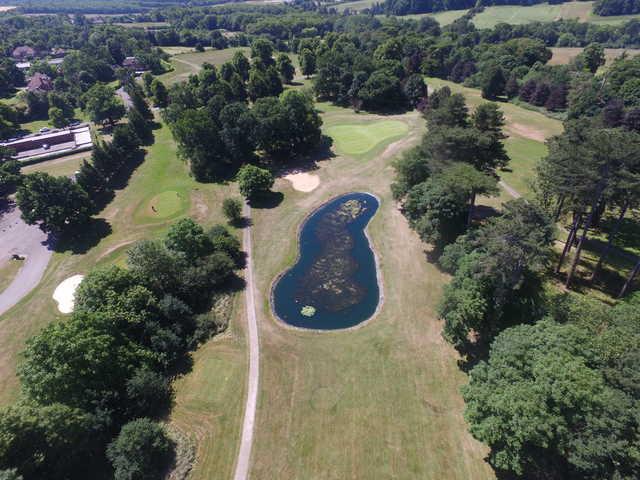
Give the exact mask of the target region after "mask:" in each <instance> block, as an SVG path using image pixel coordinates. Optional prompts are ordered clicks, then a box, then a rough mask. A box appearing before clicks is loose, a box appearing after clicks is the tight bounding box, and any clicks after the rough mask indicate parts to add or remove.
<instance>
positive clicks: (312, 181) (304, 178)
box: [284, 172, 320, 192]
mask: <svg viewBox="0 0 640 480" xmlns="http://www.w3.org/2000/svg"><path fill="white" fill-rule="evenodd" d="M284 179H285V180H288V181H289V182H290V183H291V186H292V187H293V188H294V189H295V190H298V191H299V192H311V191H313V190H315V189H316V188H317V187H318V185H320V177H318V176H317V175H313V174H312V173H307V172H300V173H290V174H289V175H285V177H284Z"/></svg>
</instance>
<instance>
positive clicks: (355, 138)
mask: <svg viewBox="0 0 640 480" xmlns="http://www.w3.org/2000/svg"><path fill="white" fill-rule="evenodd" d="M356 118H357V117H356ZM408 130H409V127H408V126H407V124H406V123H404V122H401V121H398V120H382V121H376V122H371V121H366V120H365V121H362V122H359V123H351V124H342V123H341V124H336V125H333V126H330V127H328V128H326V134H327V135H329V136H330V137H331V138H332V139H333V142H334V146H335V150H336V152H338V153H343V154H346V155H351V156H354V157H363V156H365V155H367V154H370V152H371V151H372V150H374V149H377V148H379V147H380V146H381V145H383V144H384V145H388V144H389V143H390V142H391V141H393V140H399V139H400V138H402V137H404V136H405V135H406V134H407V132H408Z"/></svg>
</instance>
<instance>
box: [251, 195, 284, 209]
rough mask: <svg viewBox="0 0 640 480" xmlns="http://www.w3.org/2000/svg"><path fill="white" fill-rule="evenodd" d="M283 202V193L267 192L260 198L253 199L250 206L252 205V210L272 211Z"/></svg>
mask: <svg viewBox="0 0 640 480" xmlns="http://www.w3.org/2000/svg"><path fill="white" fill-rule="evenodd" d="M283 200H284V194H283V193H282V192H267V193H263V194H262V195H260V196H259V197H256V198H252V199H251V200H250V201H249V205H251V208H258V209H270V208H276V207H277V206H278V205H280V204H281V203H282V201H283Z"/></svg>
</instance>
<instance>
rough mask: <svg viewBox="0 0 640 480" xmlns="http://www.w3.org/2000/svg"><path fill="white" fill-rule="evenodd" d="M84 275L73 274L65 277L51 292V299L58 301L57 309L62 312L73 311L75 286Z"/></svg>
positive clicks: (76, 286)
mask: <svg viewBox="0 0 640 480" xmlns="http://www.w3.org/2000/svg"><path fill="white" fill-rule="evenodd" d="M83 278H84V275H74V276H73V277H69V278H67V279H66V280H65V281H64V282H62V283H61V284H60V285H58V286H57V287H56V290H55V291H54V292H53V299H54V300H55V301H56V302H58V310H60V312H62V313H71V312H73V304H74V302H75V297H76V288H78V285H80V282H82V279H83Z"/></svg>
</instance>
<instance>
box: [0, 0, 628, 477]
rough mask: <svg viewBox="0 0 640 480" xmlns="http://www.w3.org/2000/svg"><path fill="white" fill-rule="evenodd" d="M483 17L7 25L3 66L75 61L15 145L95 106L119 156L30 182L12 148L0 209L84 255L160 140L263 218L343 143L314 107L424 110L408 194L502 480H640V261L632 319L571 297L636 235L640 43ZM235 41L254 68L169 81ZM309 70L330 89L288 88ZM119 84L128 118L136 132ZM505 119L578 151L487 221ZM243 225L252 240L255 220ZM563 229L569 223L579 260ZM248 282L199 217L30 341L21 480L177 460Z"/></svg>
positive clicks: (17, 429) (101, 273)
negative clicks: (188, 57) (181, 49)
mask: <svg viewBox="0 0 640 480" xmlns="http://www.w3.org/2000/svg"><path fill="white" fill-rule="evenodd" d="M168 3H171V2H168ZM70 4H71V2H70ZM383 5H387V7H385V8H399V9H405V8H408V9H412V8H431V9H432V10H433V9H434V8H437V9H444V8H445V6H444V4H443V5H442V6H437V7H436V6H434V5H435V4H431V3H429V4H427V3H425V4H424V5H422V6H417V5H418V4H416V5H413V4H412V5H409V6H408V7H407V6H404V4H402V3H401V2H391V1H388V2H385V3H384V4H383ZM392 5H395V6H394V7H391V6H392ZM425 5H430V6H429V7H426V6H425ZM599 5H601V4H599ZM43 8H44V7H43ZM447 8H453V4H451V5H449V4H447ZM456 8H458V7H456ZM460 8H464V7H460ZM427 11H430V10H427ZM403 13H409V10H407V11H406V12H403ZM472 15H473V12H471V13H470V14H468V15H466V16H464V17H462V18H461V19H459V20H457V21H456V22H454V23H453V24H451V25H450V26H447V27H440V25H438V24H437V23H436V22H435V21H434V20H432V19H429V18H423V19H420V20H407V21H400V20H398V19H395V18H375V17H372V16H366V15H337V14H335V13H334V12H331V11H328V10H327V9H326V8H324V7H318V6H317V5H313V4H310V3H309V2H297V3H295V4H293V5H288V6H285V5H277V6H276V5H271V6H265V7H258V6H249V5H240V6H221V7H218V8H215V9H213V8H211V7H207V6H202V7H191V8H180V7H176V6H170V7H168V8H166V7H165V8H160V9H158V10H153V11H150V12H146V13H145V14H144V17H140V18H141V19H146V20H153V21H166V22H168V23H169V27H168V28H163V29H158V30H150V31H143V30H141V29H123V28H119V27H116V26H113V25H92V24H91V23H90V22H89V21H88V20H87V19H86V18H84V17H82V16H76V17H74V18H73V19H72V20H71V19H69V18H67V17H29V18H24V17H20V16H15V15H6V16H2V17H0V34H1V35H0V38H1V39H2V40H0V42H1V48H2V52H3V53H4V56H5V57H8V56H9V55H10V53H11V52H12V50H13V48H15V47H16V46H18V45H23V44H26V45H30V46H33V47H37V48H38V49H41V50H50V49H51V48H54V47H55V48H66V49H69V50H71V51H72V52H71V53H69V54H68V55H67V56H66V57H65V60H64V62H63V64H62V67H61V68H60V69H59V70H57V69H53V68H51V67H50V66H48V65H46V64H44V63H41V62H35V66H34V67H33V72H35V71H41V72H43V73H47V74H48V75H51V76H52V78H53V79H54V85H55V88H54V89H53V91H51V92H49V93H47V94H45V95H33V96H30V95H25V96H23V97H22V98H21V102H19V103H18V104H17V106H15V105H16V104H12V106H9V105H7V104H4V103H2V104H0V105H1V107H0V137H8V136H10V135H13V134H14V133H15V132H16V131H18V129H19V124H20V123H23V122H24V121H26V120H28V119H34V118H49V119H50V120H51V121H58V122H59V125H60V126H62V125H66V124H68V122H69V121H71V119H72V118H73V116H74V111H75V109H76V108H80V109H81V110H82V111H83V112H84V113H85V114H86V115H87V116H88V117H89V118H91V120H92V121H93V122H94V123H95V124H98V125H102V126H103V127H104V128H105V129H107V131H109V132H110V134H111V139H110V141H108V142H98V143H97V145H96V148H95V149H94V152H93V154H92V157H91V160H90V161H86V162H84V164H83V165H82V167H81V169H80V172H79V174H78V175H77V177H76V179H75V181H72V180H71V179H68V178H66V177H61V178H56V177H51V176H49V175H46V174H31V175H20V168H19V165H18V164H17V163H16V162H14V161H11V160H10V154H11V152H9V151H0V159H2V160H3V161H2V162H1V163H0V195H7V194H9V193H12V192H14V191H15V192H16V198H17V203H18V205H19V206H20V207H21V209H22V211H23V212H26V213H25V214H24V218H25V220H26V221H27V222H29V223H39V224H40V225H41V228H43V229H45V230H47V231H50V232H52V233H54V234H55V235H57V236H60V237H61V238H65V237H69V238H74V236H75V235H76V234H77V233H78V232H81V231H83V228H86V226H87V224H89V223H90V222H91V221H92V215H93V214H94V213H96V212H99V211H101V209H102V208H104V206H105V205H106V204H107V203H108V202H109V201H110V199H111V198H112V195H113V190H114V188H117V185H119V184H120V182H121V180H122V177H123V176H124V177H125V178H126V176H127V175H128V174H129V173H130V171H131V169H132V168H134V167H135V165H137V164H138V163H139V162H140V161H143V156H144V153H143V151H142V149H141V147H142V146H143V145H148V144H149V143H150V142H153V132H152V129H153V128H154V120H158V119H159V118H161V119H162V121H163V122H165V123H166V124H168V125H169V127H170V129H171V132H172V134H173V136H174V138H175V140H176V143H177V144H178V152H179V156H180V158H181V160H182V161H185V162H187V163H188V165H189V168H190V171H191V173H192V175H193V176H194V177H195V178H196V179H197V180H199V181H206V182H215V181H227V180H229V179H235V180H237V181H238V184H239V187H240V192H241V193H242V194H243V195H244V196H245V197H246V198H247V199H249V200H250V201H251V202H256V203H259V202H264V201H268V199H269V196H270V195H271V194H270V189H271V187H272V185H273V182H274V177H273V173H272V171H273V170H278V169H280V168H281V167H282V166H286V165H287V164H288V163H289V162H292V161H295V160H296V159H298V158H299V157H305V156H307V155H313V154H316V153H318V152H319V151H321V149H326V148H327V147H328V141H327V139H326V138H323V136H322V133H321V130H320V127H321V124H322V120H321V118H320V116H319V114H318V112H317V110H316V109H315V107H314V101H315V100H323V101H330V102H333V103H335V104H337V105H342V106H346V107H350V108H353V109H354V110H365V111H374V112H382V113H390V112H391V113H396V112H403V111H408V110H412V109H417V110H419V111H420V112H421V113H422V114H423V115H424V117H425V119H426V123H427V129H428V134H427V133H426V132H425V135H424V137H423V139H422V142H421V143H420V144H419V145H418V146H417V147H415V148H414V149H412V150H410V151H408V152H406V153H405V154H404V155H403V156H402V157H401V158H400V159H399V160H398V161H397V162H396V164H395V169H396V173H395V179H394V183H393V185H392V191H393V194H394V197H395V198H396V199H397V201H398V204H399V205H400V206H401V209H402V211H403V213H404V215H405V216H406V217H407V220H408V222H409V224H410V225H411V227H412V228H413V229H415V231H416V232H417V234H418V235H419V236H420V238H421V239H422V240H424V241H425V242H426V243H427V244H429V245H430V246H431V247H432V249H433V251H432V255H430V257H429V258H430V259H433V260H434V261H437V263H438V265H439V266H440V268H442V269H443V270H444V271H446V272H448V273H450V274H451V276H452V280H451V282H450V283H449V284H448V285H447V286H446V287H445V289H444V294H443V298H442V301H441V305H440V308H439V315H440V317H441V319H442V320H443V325H444V327H443V336H444V338H445V339H446V340H447V341H448V342H450V343H451V344H452V345H453V346H454V347H455V348H456V349H457V350H458V351H459V352H460V354H461V358H462V360H461V367H462V368H464V369H465V370H467V371H469V373H470V382H469V384H468V386H466V387H465V388H464V392H463V396H464V399H465V402H466V418H467V420H468V422H469V425H470V429H471V432H472V434H473V435H474V436H475V437H476V438H477V439H479V440H481V441H482V442H484V443H486V444H487V445H488V446H489V447H490V449H491V450H490V454H489V457H488V459H489V461H490V463H491V464H492V466H493V467H494V468H495V469H496V470H497V471H499V472H500V473H504V474H505V475H506V476H512V477H515V478H534V479H567V478H571V479H573V478H575V479H593V480H596V479H597V480H601V479H611V480H614V479H615V480H623V479H624V480H627V479H628V480H632V479H636V478H639V477H640V455H639V454H638V445H639V444H640V438H639V435H640V434H639V432H640V420H639V419H640V391H639V390H638V384H639V380H640V379H639V378H638V374H639V372H640V363H639V361H640V351H639V350H638V345H640V338H639V337H638V335H639V334H638V331H639V330H638V322H640V297H639V296H638V294H637V293H635V294H634V293H633V290H634V283H633V281H634V273H635V275H637V274H638V273H639V271H640V262H638V264H637V265H636V268H635V269H634V270H633V272H632V273H631V275H630V276H629V277H628V278H627V279H626V281H624V282H623V286H622V288H621V289H618V291H616V292H615V294H616V296H619V297H620V298H621V300H620V301H618V302H617V304H616V305H615V306H614V307H611V306H609V305H605V304H603V303H600V302H599V301H597V300H592V299H589V298H588V297H586V296H581V295H578V294H576V293H573V291H572V289H574V288H575V286H576V284H578V283H580V284H584V283H585V282H586V283H589V282H591V283H592V282H594V281H603V282H604V283H605V284H606V283H607V282H609V279H608V278H603V277H604V270H605V267H606V266H607V265H608V262H610V261H611V257H612V255H613V249H614V248H615V247H614V240H615V237H616V234H618V233H619V225H620V224H621V223H622V222H623V221H624V219H625V218H627V217H628V216H631V215H632V214H633V213H634V212H637V208H638V206H639V201H640V162H639V160H638V159H640V80H639V79H640V59H639V58H640V57H636V58H629V57H626V56H623V57H621V58H619V59H618V60H616V61H614V63H613V64H612V65H611V66H610V67H608V70H607V73H606V75H603V74H602V73H601V70H600V69H601V67H602V66H603V64H604V52H603V47H604V46H612V47H613V46H616V47H631V46H638V45H640V22H637V21H630V22H627V23H625V24H623V25H621V26H597V25H592V24H586V23H578V22H575V21H560V22H554V23H549V24H542V23H532V24H529V25H518V26H510V25H506V24H501V25H498V26H497V27H495V28H494V29H491V30H478V29H476V28H475V27H474V26H473V24H472V23H471V22H470V21H469V20H470V18H471V16H472ZM223 31H231V32H235V33H236V34H237V35H235V36H233V37H231V38H228V36H225V35H223V34H222V32H223ZM230 44H232V45H250V46H251V53H250V55H249V56H246V55H244V54H242V53H240V52H237V53H236V54H235V55H234V56H233V58H232V59H231V60H230V61H229V62H227V63H225V64H223V65H220V66H217V67H216V66H213V65H207V64H205V65H204V66H203V68H202V69H201V70H200V71H199V73H197V74H195V75H192V76H191V77H189V78H188V80H186V81H184V82H180V83H176V84H174V85H172V86H170V87H168V86H166V85H164V84H163V83H162V82H161V81H160V80H159V79H158V78H156V76H155V74H158V73H161V72H162V71H164V70H165V69H166V68H168V64H167V63H166V60H167V57H166V56H165V55H164V54H163V53H162V52H161V51H160V50H159V49H158V48H157V47H158V46H162V45H188V46H193V47H196V48H198V49H201V48H203V47H205V46H208V47H213V48H225V47H227V46H228V45H230ZM552 46H582V47H586V48H585V49H584V51H583V52H582V53H581V54H580V55H579V56H578V57H577V58H576V59H575V60H574V61H573V62H571V63H570V64H569V65H563V66H550V65H548V61H549V59H550V58H551V51H550V49H549V47H552ZM292 54H297V55H298V60H299V64H300V68H301V72H300V73H301V74H302V75H303V76H305V77H307V78H311V79H312V81H311V82H310V83H311V88H310V89H305V90H302V89H300V90H293V89H289V88H287V86H288V85H289V84H291V83H292V82H293V81H294V75H295V69H294V68H293V61H292V59H291V55H292ZM126 56H136V57H137V58H138V59H139V60H141V61H142V62H143V63H144V65H145V66H146V67H147V68H148V69H149V72H148V73H146V74H145V75H143V76H142V78H141V79H140V80H139V81H136V80H132V78H131V76H130V75H129V74H128V73H127V72H126V71H125V70H123V69H121V68H119V67H118V65H120V64H121V62H122V60H123V59H124V58H125V57H126ZM33 72H32V73H33ZM425 77H438V78H442V79H448V80H452V81H454V82H456V83H463V84H465V85H467V86H471V87H476V88H479V89H481V91H482V95H483V97H484V98H486V99H487V100H489V101H487V102H485V103H483V104H482V105H481V106H479V107H478V108H476V109H475V110H474V111H470V110H469V108H468V106H467V105H466V103H465V99H464V97H463V96H462V95H460V94H455V93H453V92H452V91H451V90H450V89H449V88H447V87H445V88H442V89H439V90H436V91H434V92H431V93H430V94H428V91H427V85H426V83H425ZM24 81H25V79H24V75H23V74H22V73H21V72H18V71H16V69H15V68H14V66H13V62H11V61H10V60H8V58H5V59H3V60H2V61H1V62H0V90H2V91H1V92H0V94H2V95H4V96H5V97H10V96H12V95H14V94H15V88H16V87H20V86H23V85H24ZM114 82H115V83H117V84H118V85H119V86H122V87H123V88H125V89H126V91H127V92H128V93H129V95H130V96H131V100H132V103H133V106H132V107H131V108H129V109H128V110H126V109H125V107H124V105H123V104H122V103H121V102H120V100H118V99H117V98H116V97H115V96H114ZM507 101H516V102H526V103H528V104H530V105H531V106H532V108H533V107H535V108H539V109H540V110H541V111H543V112H545V113H547V114H549V115H555V116H558V117H559V118H562V119H563V120H564V121H565V131H564V133H563V134H562V135H559V136H556V137H553V138H552V139H550V140H549V142H548V147H549V151H548V155H547V156H546V157H545V158H544V159H543V160H542V161H541V162H540V163H539V165H538V168H537V172H536V179H535V182H534V187H535V188H534V190H535V196H534V198H532V199H529V200H524V199H519V200H513V201H510V202H507V203H506V204H505V205H504V208H503V209H502V211H500V212H493V215H491V216H489V217H488V218H484V217H481V216H480V215H478V214H477V213H478V208H477V205H476V204H477V203H478V198H479V197H481V196H485V197H486V196H489V197H490V196H494V195H497V194H498V192H499V190H498V178H499V172H500V170H501V169H503V168H508V166H509V157H508V155H507V152H506V149H505V145H504V140H505V138H506V136H505V134H504V133H503V127H504V125H505V119H504V116H503V113H502V111H501V108H500V102H507ZM150 106H154V107H157V108H158V109H159V110H160V114H159V117H154V115H153V113H152V111H151V109H150ZM125 117H126V122H121V120H123V119H125ZM223 207H224V209H225V213H226V214H227V215H228V216H229V218H232V219H234V220H235V221H237V220H238V219H239V218H240V216H241V213H240V209H241V207H240V205H239V203H238V202H237V201H232V200H230V199H228V201H227V202H225V204H224V205H223ZM606 215H608V216H613V217H614V218H615V219H617V220H616V223H615V225H614V227H613V228H612V229H610V232H609V235H610V236H609V239H608V244H607V245H606V248H605V249H604V250H603V251H602V252H601V256H600V259H599V261H598V263H597V265H596V266H595V267H594V268H593V269H592V270H591V271H589V272H586V274H587V275H589V278H585V272H578V270H577V267H578V264H579V262H580V257H581V255H582V252H583V249H584V248H585V244H586V242H587V241H588V239H589V235H590V231H591V230H592V227H593V226H594V225H596V224H598V222H601V221H602V219H603V217H604V216H606ZM559 225H567V226H568V238H567V239H566V240H565V239H561V238H560V236H559V229H558V226H559ZM557 240H563V242H561V245H563V246H564V249H563V251H561V252H559V251H556V250H555V249H554V242H556V241H557ZM242 261H243V257H242V252H240V247H239V242H238V240H237V239H236V238H235V237H234V236H232V235H231V234H230V233H229V232H228V231H227V230H226V229H225V227H223V226H216V227H214V228H212V229H211V230H210V231H208V232H206V231H204V230H203V228H202V227H201V226H199V225H197V224H196V223H194V222H193V221H191V220H181V221H179V222H177V223H175V224H174V225H172V226H171V227H170V228H169V231H168V232H167V234H166V235H165V236H164V237H163V238H162V239H160V240H156V241H143V242H140V243H138V244H136V245H135V246H134V247H133V248H132V249H131V250H130V251H129V253H128V261H127V268H126V269H125V268H120V267H115V266H114V267H110V268H108V269H105V270H102V269H101V270H96V271H93V272H91V273H90V274H89V275H88V276H87V278H86V279H85V280H84V281H83V283H82V285H81V287H80V289H79V291H78V297H77V308H76V311H75V312H74V314H73V315H72V316H71V317H70V318H69V319H68V320H65V321H63V322H56V323H54V324H52V325H50V326H49V327H46V328H45V329H44V330H43V331H42V332H41V333H39V334H37V335H36V336H35V337H33V338H32V339H31V340H30V341H29V342H28V344H27V347H26V350H25V352H24V361H23V363H22V365H21V367H20V369H19V376H20V379H21V382H22V396H21V399H20V401H19V402H18V403H17V404H16V405H14V406H12V407H9V408H6V409H5V410H3V411H2V413H1V414H0V469H6V470H5V471H4V472H1V473H0V478H11V479H17V478H23V479H24V480H30V479H40V478H51V479H76V478H78V479H81V478H99V477H98V475H100V474H105V475H106V477H107V478H108V477H109V476H115V478H117V479H133V478H136V479H137V478H157V477H158V476H159V475H160V472H161V471H162V470H163V469H164V468H165V467H166V465H168V464H169V463H170V461H171V455H172V450H173V445H172V442H173V441H172V440H171V439H170V438H169V437H168V436H167V433H166V432H165V430H164V429H163V427H162V426H161V424H159V423H158V422H157V420H158V419H159V418H161V417H162V415H163V414H165V413H166V412H167V410H168V409H169V408H170V404H171V392H172V390H171V380H172V379H173V378H174V377H175V375H176V374H178V373H179V372H181V371H182V370H181V369H182V368H184V365H185V363H186V362H185V360H186V359H187V358H188V356H189V352H191V351H192V350H193V349H195V348H197V346H198V344H199V343H200V342H202V341H204V340H205V339H207V338H208V337H209V336H211V335H213V334H215V333H217V332H218V331H219V330H220V329H221V328H224V319H223V318H219V317H217V316H216V314H215V312H216V310H215V308H214V309H213V310H212V307H214V306H215V304H216V301H217V300H218V298H219V297H220V296H221V295H224V294H226V293H227V292H228V291H229V290H230V289H233V288H236V286H237V285H238V282H237V279H236V278H235V275H234V271H235V270H236V269H237V268H239V267H241V266H242ZM561 282H562V283H564V286H565V287H566V289H565V290H562V289H560V288H559V285H560V283H561ZM616 286H617V287H618V285H617V284H616ZM416 294H419V292H416ZM114 352H116V354H115V355H114ZM221 441H224V439H221ZM105 472H106V473H105ZM2 475H4V476H5V477H2Z"/></svg>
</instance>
